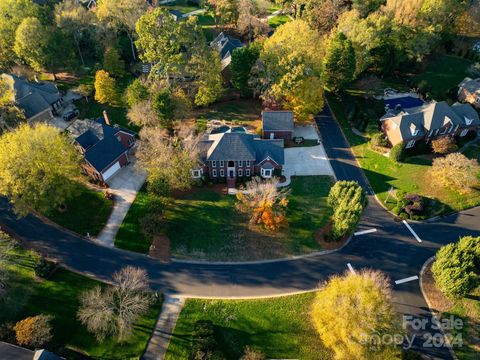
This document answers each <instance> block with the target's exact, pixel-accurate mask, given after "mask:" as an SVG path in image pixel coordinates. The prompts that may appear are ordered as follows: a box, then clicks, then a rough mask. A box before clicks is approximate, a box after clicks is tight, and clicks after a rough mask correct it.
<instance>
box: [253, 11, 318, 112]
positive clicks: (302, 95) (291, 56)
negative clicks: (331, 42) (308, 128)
mask: <svg viewBox="0 0 480 360" xmlns="http://www.w3.org/2000/svg"><path fill="white" fill-rule="evenodd" d="M260 60H261V61H262V63H263V67H264V68H263V70H261V71H260V73H258V72H257V73H256V75H255V77H256V79H254V80H256V81H257V83H260V84H262V86H261V89H257V92H259V93H260V96H261V98H262V99H263V100H264V102H266V103H270V102H276V103H279V104H281V105H282V106H283V107H284V108H286V109H290V110H293V111H294V112H295V115H296V117H297V119H298V120H305V119H307V118H308V117H309V116H310V114H314V113H317V112H319V111H320V110H321V109H322V108H323V91H322V89H323V82H322V79H321V73H322V63H323V45H322V38H321V37H320V35H319V34H318V33H317V32H316V31H315V30H313V29H311V28H310V26H309V25H308V23H307V22H306V21H304V20H298V19H297V20H294V21H290V22H288V23H286V24H284V25H282V26H280V27H278V28H277V30H276V31H275V33H274V34H273V35H272V36H271V37H270V38H268V39H267V40H265V42H264V44H263V48H262V50H261V52H260Z"/></svg>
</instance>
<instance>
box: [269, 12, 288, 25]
mask: <svg viewBox="0 0 480 360" xmlns="http://www.w3.org/2000/svg"><path fill="white" fill-rule="evenodd" d="M290 20H291V18H290V17H289V16H288V15H276V16H274V17H272V18H270V19H268V25H270V26H271V27H273V28H276V27H279V26H280V25H283V24H285V23H287V22H289V21H290Z"/></svg>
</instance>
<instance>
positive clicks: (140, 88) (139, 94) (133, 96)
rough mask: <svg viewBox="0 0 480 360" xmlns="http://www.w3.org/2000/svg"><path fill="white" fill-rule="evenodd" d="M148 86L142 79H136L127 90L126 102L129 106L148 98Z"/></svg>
mask: <svg viewBox="0 0 480 360" xmlns="http://www.w3.org/2000/svg"><path fill="white" fill-rule="evenodd" d="M148 97H149V93H148V88H147V86H146V85H145V83H144V82H143V81H142V80H141V79H135V80H133V82H132V83H131V84H130V85H128V87H127V90H125V102H126V103H127V105H128V106H129V107H132V106H133V105H135V104H138V103H140V102H142V101H145V100H147V99H148Z"/></svg>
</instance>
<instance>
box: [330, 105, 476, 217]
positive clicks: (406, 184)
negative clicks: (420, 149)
mask: <svg viewBox="0 0 480 360" xmlns="http://www.w3.org/2000/svg"><path fill="white" fill-rule="evenodd" d="M328 100H329V104H330V106H331V109H332V111H333V112H334V114H335V115H336V118H337V120H338V121H339V122H340V124H341V126H342V129H343V132H344V134H345V136H346V137H347V139H348V140H349V142H350V144H351V145H352V150H353V152H354V154H355V156H356V158H357V160H358V162H359V164H360V166H361V167H362V169H363V170H364V172H365V175H366V176H367V178H368V181H369V182H370V185H371V186H372V188H373V190H374V191H375V193H376V194H377V195H378V197H379V198H380V199H381V200H382V201H385V199H386V198H387V194H388V191H389V189H390V188H391V187H393V188H394V189H397V190H402V191H406V192H408V193H417V194H420V195H422V196H426V197H429V198H431V199H432V201H431V202H430V206H429V207H428V211H427V216H435V215H439V214H445V213H449V212H452V211H459V210H462V209H465V208H468V207H471V206H475V205H478V204H480V192H479V191H473V192H472V193H469V194H463V193H459V192H457V191H455V190H454V189H451V188H445V187H442V186H432V181H431V178H430V177H429V174H428V170H429V168H430V167H431V164H432V156H416V157H410V158H407V160H406V161H405V162H404V163H395V162H394V161H392V160H390V159H389V158H387V157H385V156H384V155H382V154H379V153H377V152H375V151H373V150H371V148H370V147H369V145H368V143H367V140H366V139H363V138H362V137H360V136H358V135H355V134H354V133H353V132H352V130H351V128H350V126H349V124H348V122H347V119H346V117H345V114H344V112H343V106H342V103H341V102H340V101H339V100H338V99H337V98H335V97H332V96H328ZM390 199H392V198H390ZM387 206H388V207H390V208H392V207H393V206H394V204H393V203H392V202H389V204H387Z"/></svg>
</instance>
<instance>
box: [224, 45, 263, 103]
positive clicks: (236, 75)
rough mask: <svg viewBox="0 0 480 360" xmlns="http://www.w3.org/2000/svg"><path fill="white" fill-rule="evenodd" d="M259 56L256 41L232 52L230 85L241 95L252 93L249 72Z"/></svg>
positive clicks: (258, 47) (250, 94)
mask: <svg viewBox="0 0 480 360" xmlns="http://www.w3.org/2000/svg"><path fill="white" fill-rule="evenodd" d="M259 56H260V46H259V45H258V44H257V43H253V44H251V45H250V46H244V47H241V48H237V49H235V50H234V51H233V53H232V62H231V63H230V70H231V72H232V80H231V81H232V85H233V87H234V88H235V89H237V90H240V91H241V92H242V95H243V96H252V95H253V92H252V89H251V87H250V85H249V79H250V72H251V71H252V67H253V65H254V64H255V63H256V62H257V60H258V57H259Z"/></svg>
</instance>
